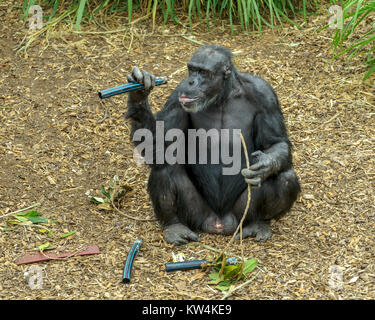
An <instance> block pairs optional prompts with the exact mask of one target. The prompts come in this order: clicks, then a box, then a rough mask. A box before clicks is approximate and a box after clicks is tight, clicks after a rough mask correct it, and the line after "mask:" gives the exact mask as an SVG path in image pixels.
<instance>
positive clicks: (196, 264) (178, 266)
mask: <svg viewBox="0 0 375 320" xmlns="http://www.w3.org/2000/svg"><path fill="white" fill-rule="evenodd" d="M202 263H207V260H206V259H202V260H190V261H181V262H167V263H166V264H165V271H167V272H169V271H177V270H192V269H200V268H201V267H202ZM236 263H237V259H236V258H227V264H230V265H233V264H236Z"/></svg>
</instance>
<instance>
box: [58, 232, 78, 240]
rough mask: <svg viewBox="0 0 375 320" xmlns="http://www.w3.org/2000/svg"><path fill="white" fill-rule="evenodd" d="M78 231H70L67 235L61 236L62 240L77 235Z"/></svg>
mask: <svg viewBox="0 0 375 320" xmlns="http://www.w3.org/2000/svg"><path fill="white" fill-rule="evenodd" d="M76 232H77V231H76V230H73V231H70V232H67V233H64V234H63V235H61V236H60V238H61V239H63V238H67V237H69V236H71V235H73V234H75V233H76Z"/></svg>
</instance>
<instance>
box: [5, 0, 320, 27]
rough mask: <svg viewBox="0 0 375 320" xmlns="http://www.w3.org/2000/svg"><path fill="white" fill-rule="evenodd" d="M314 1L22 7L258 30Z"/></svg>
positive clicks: (82, 2)
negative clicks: (137, 15)
mask: <svg viewBox="0 0 375 320" xmlns="http://www.w3.org/2000/svg"><path fill="white" fill-rule="evenodd" d="M0 1H1V0H0ZM317 2H318V0H102V1H100V0H71V1H64V0H23V6H22V10H23V12H24V18H26V17H27V16H28V10H29V8H30V7H31V6H32V5H34V4H38V5H40V6H42V8H43V9H44V10H47V9H51V14H50V15H49V16H48V19H49V20H51V19H52V18H53V17H54V16H55V15H56V14H58V12H59V9H61V10H68V9H74V14H75V29H78V28H79V26H80V25H81V23H82V22H83V21H84V20H85V19H86V20H91V19H92V18H94V17H95V15H97V14H98V13H100V12H105V13H106V14H113V13H118V12H123V11H127V16H128V21H129V23H130V22H131V21H132V16H133V13H134V12H135V11H136V10H139V11H141V12H142V13H145V14H149V15H151V16H152V21H153V25H155V21H156V18H157V16H158V15H161V16H162V17H163V19H162V21H163V25H165V24H166V23H167V22H168V21H169V20H172V21H174V22H176V23H177V22H178V21H179V17H181V16H182V15H185V16H186V15H187V16H188V21H189V24H190V27H192V24H193V20H194V19H205V21H206V23H207V26H210V25H211V24H212V23H213V22H214V21H215V19H227V20H228V22H229V25H230V28H231V29H232V30H234V24H236V23H239V24H240V25H241V28H242V29H243V30H258V31H259V32H260V31H261V28H262V25H267V26H269V27H274V26H275V25H278V24H281V25H282V24H283V23H285V22H289V23H292V24H295V23H294V22H293V21H292V19H293V18H294V17H295V15H296V14H302V15H303V16H304V18H306V15H307V10H308V9H309V8H314V7H317ZM61 10H60V11H61ZM177 12H178V13H177ZM60 14H61V12H60Z"/></svg>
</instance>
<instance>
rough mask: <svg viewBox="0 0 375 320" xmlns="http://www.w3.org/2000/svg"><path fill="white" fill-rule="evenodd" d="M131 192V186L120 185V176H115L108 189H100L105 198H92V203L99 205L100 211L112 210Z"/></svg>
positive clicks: (102, 187)
mask: <svg viewBox="0 0 375 320" xmlns="http://www.w3.org/2000/svg"><path fill="white" fill-rule="evenodd" d="M130 190H132V188H131V187H130V186H128V185H120V184H119V178H118V176H114V177H113V178H112V179H111V180H110V181H109V186H108V187H104V186H101V187H100V192H101V194H102V195H103V196H104V197H90V201H91V202H93V203H95V204H97V205H98V209H101V210H112V207H113V205H114V204H115V203H116V202H118V201H119V200H120V199H121V198H122V197H123V196H124V195H125V193H126V192H127V191H130Z"/></svg>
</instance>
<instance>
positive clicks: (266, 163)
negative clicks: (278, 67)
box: [242, 79, 291, 186]
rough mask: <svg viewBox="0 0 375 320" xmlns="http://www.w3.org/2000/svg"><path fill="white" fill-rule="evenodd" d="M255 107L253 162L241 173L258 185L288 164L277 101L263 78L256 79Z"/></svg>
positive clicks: (288, 166) (283, 130) (288, 154)
mask: <svg viewBox="0 0 375 320" xmlns="http://www.w3.org/2000/svg"><path fill="white" fill-rule="evenodd" d="M256 81H257V83H256V85H257V86H256V87H257V89H261V91H258V92H257V98H258V99H257V100H258V103H257V104H258V106H259V109H258V111H257V113H256V115H255V118H254V122H253V139H254V141H253V142H254V150H256V151H255V152H254V153H252V154H251V156H252V157H253V160H254V158H255V161H254V164H252V165H251V166H250V169H244V170H243V171H242V174H243V175H244V176H245V180H246V182H247V183H249V184H251V185H254V186H259V185H260V184H261V183H262V182H263V181H264V180H266V179H267V178H268V177H269V176H271V175H273V174H278V173H279V172H281V171H284V170H286V169H289V168H290V166H291V152H290V142H289V139H288V135H287V130H286V127H285V123H284V117H283V115H282V113H281V109H280V106H279V102H278V99H277V96H276V94H275V93H274V91H273V90H272V88H271V87H270V86H269V85H268V84H267V83H266V82H265V81H263V80H261V79H257V80H256Z"/></svg>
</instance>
